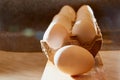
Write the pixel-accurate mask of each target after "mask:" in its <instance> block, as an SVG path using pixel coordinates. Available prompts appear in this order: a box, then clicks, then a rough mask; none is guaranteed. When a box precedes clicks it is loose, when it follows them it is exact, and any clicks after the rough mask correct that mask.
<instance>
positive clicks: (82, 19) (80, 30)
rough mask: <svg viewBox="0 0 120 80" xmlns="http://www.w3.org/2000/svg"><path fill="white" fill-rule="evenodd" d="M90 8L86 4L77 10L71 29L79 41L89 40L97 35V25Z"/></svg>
mask: <svg viewBox="0 0 120 80" xmlns="http://www.w3.org/2000/svg"><path fill="white" fill-rule="evenodd" d="M95 23H96V22H95V18H94V15H93V12H92V9H91V8H90V7H89V6H88V5H84V6H82V7H81V8H80V9H79V10H78V12H77V19H76V22H75V24H74V26H73V29H72V34H73V35H76V36H77V37H78V39H79V41H80V42H81V43H86V42H91V41H93V39H94V38H95V36H96V35H97V27H96V24H95Z"/></svg>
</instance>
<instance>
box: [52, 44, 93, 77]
mask: <svg viewBox="0 0 120 80" xmlns="http://www.w3.org/2000/svg"><path fill="white" fill-rule="evenodd" d="M54 64H55V66H56V67H57V68H58V69H59V70H61V71H62V72H65V73H67V74H70V75H78V74H83V73H85V72H88V71H89V70H91V68H92V67H93V66H94V58H93V56H92V54H91V53H90V52H89V51H87V50H86V49H84V48H82V47H80V46H76V45H68V46H64V47H62V48H60V49H59V50H58V51H57V52H56V53H55V56H54Z"/></svg>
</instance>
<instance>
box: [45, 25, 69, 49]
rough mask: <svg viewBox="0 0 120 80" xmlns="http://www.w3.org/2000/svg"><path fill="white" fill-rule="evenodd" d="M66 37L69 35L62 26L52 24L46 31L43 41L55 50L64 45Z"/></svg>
mask: <svg viewBox="0 0 120 80" xmlns="http://www.w3.org/2000/svg"><path fill="white" fill-rule="evenodd" d="M68 36H69V34H68V32H67V30H66V29H65V27H64V26H62V25H61V24H54V25H53V26H52V27H49V28H48V29H47V30H46V32H45V34H44V36H43V40H44V41H46V42H47V44H48V45H49V47H50V48H52V49H54V50H57V49H58V48H60V47H62V46H63V45H64V42H65V41H66V39H67V38H68Z"/></svg>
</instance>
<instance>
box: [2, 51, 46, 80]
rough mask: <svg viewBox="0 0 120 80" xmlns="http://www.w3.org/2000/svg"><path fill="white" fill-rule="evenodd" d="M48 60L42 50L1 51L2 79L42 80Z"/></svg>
mask: <svg viewBox="0 0 120 80" xmlns="http://www.w3.org/2000/svg"><path fill="white" fill-rule="evenodd" d="M46 61H47V59H46V57H45V56H44V55H43V54H42V53H40V52H37V53H36V52H35V53H20V52H19V53H17V52H4V51H0V80H40V78H41V75H42V72H43V70H44V66H45V64H46Z"/></svg>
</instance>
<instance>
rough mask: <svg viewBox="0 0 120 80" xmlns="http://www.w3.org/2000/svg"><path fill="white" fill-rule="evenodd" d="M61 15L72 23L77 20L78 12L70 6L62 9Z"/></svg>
mask: <svg viewBox="0 0 120 80" xmlns="http://www.w3.org/2000/svg"><path fill="white" fill-rule="evenodd" d="M59 14H62V15H64V16H66V17H68V18H69V19H70V20H71V21H73V22H74V21H75V18H76V12H75V10H74V9H73V8H72V7H71V6H69V5H65V6H63V7H62V9H61V10H60V12H59Z"/></svg>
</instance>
